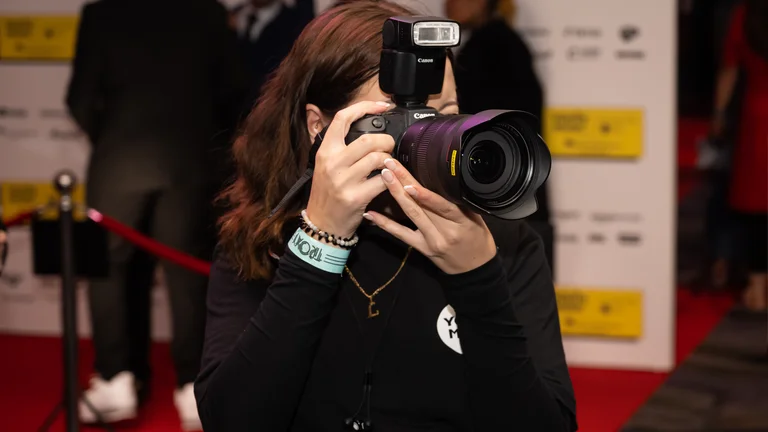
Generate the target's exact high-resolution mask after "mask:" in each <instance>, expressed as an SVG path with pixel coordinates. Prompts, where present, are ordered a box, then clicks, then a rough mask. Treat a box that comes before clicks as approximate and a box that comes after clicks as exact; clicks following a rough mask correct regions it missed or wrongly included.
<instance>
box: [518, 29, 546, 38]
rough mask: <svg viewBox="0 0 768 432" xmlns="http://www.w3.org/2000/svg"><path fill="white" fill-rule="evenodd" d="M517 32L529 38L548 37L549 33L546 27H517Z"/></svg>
mask: <svg viewBox="0 0 768 432" xmlns="http://www.w3.org/2000/svg"><path fill="white" fill-rule="evenodd" d="M517 31H518V33H520V34H521V35H523V36H525V37H529V38H544V37H548V36H549V35H550V31H549V29H548V28H546V27H518V28H517Z"/></svg>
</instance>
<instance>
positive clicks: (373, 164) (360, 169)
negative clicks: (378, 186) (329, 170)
mask: <svg viewBox="0 0 768 432" xmlns="http://www.w3.org/2000/svg"><path fill="white" fill-rule="evenodd" d="M391 157H392V155H391V154H389V153H382V152H373V153H368V154H367V155H365V156H364V157H363V158H362V159H360V160H359V161H357V162H355V163H354V164H353V165H352V166H351V167H349V168H348V169H347V170H346V172H345V175H347V176H348V178H349V180H357V181H359V180H361V179H365V178H367V177H368V176H369V175H371V172H373V171H376V170H380V169H383V168H384V161H385V160H387V159H389V158H391Z"/></svg>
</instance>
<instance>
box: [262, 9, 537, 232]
mask: <svg viewBox="0 0 768 432" xmlns="http://www.w3.org/2000/svg"><path fill="white" fill-rule="evenodd" d="M460 31H461V29H460V27H459V24H458V23H457V22H455V21H451V20H446V19H444V18H438V17H425V16H421V17H420V16H416V17H391V18H389V19H388V20H387V21H386V22H385V23H384V27H383V29H382V39H383V44H382V45H383V46H382V51H381V63H380V69H379V86H380V87H381V90H382V91H383V92H384V93H386V94H390V95H392V99H393V101H394V102H395V108H393V109H391V110H389V111H387V112H385V113H383V114H378V115H367V116H365V117H363V118H361V119H360V120H358V121H356V122H354V123H353V124H352V125H351V126H350V130H349V133H348V134H347V136H346V138H345V141H346V143H347V144H350V143H351V142H352V141H354V140H356V139H357V138H359V137H360V136H362V135H364V134H370V133H378V134H387V135H390V136H392V138H394V140H395V149H394V151H393V153H392V156H393V157H394V158H396V159H397V160H398V161H400V163H402V164H403V166H405V167H406V168H407V169H408V171H409V172H410V173H411V174H412V175H413V176H414V178H416V180H417V181H418V182H419V183H421V185H422V186H424V187H425V188H427V189H429V190H431V191H433V192H435V193H438V194H440V195H441V196H443V197H444V198H446V199H448V200H449V201H451V202H453V203H455V204H457V205H463V206H469V207H470V208H471V209H473V210H474V211H475V212H477V213H486V214H489V215H493V216H496V217H499V218H501V219H522V218H524V217H527V216H530V215H531V214H533V213H534V212H535V211H536V209H537V208H538V205H537V203H536V197H535V194H536V190H537V189H538V188H539V187H541V186H542V185H543V184H544V182H545V181H546V180H547V177H549V172H550V169H551V166H552V157H551V155H550V153H549V149H548V148H547V145H546V144H545V143H544V140H542V138H541V137H540V136H539V135H538V133H537V132H536V129H535V122H536V121H537V119H536V118H535V117H534V116H533V115H532V114H529V113H526V112H523V111H509V110H487V111H483V112H480V113H478V114H475V115H441V114H440V113H439V112H438V111H437V110H435V109H433V108H430V107H428V106H427V104H426V103H427V100H428V99H429V96H430V95H433V94H439V93H441V92H442V90H443V78H444V76H445V62H446V59H447V50H448V49H449V48H451V47H455V46H457V45H458V44H459V40H460ZM327 129H328V128H327V127H326V128H325V129H323V130H322V131H321V132H320V133H318V135H317V137H316V138H315V141H314V143H313V144H312V147H311V149H310V154H309V164H308V167H307V170H306V171H305V173H304V175H303V176H302V177H301V178H300V179H299V180H298V181H297V182H296V183H295V184H294V185H293V187H292V188H291V189H290V190H289V191H288V193H287V194H286V195H285V196H284V197H283V199H282V200H281V201H280V203H278V205H277V206H276V207H275V208H273V209H272V211H271V212H270V217H272V216H273V215H274V214H276V213H277V212H278V211H279V210H280V209H281V208H283V207H284V206H285V205H286V203H287V202H289V201H290V200H291V199H293V197H294V196H295V195H296V194H297V193H299V192H300V191H301V190H302V189H303V188H304V186H305V185H306V184H307V182H308V181H309V180H310V179H311V178H312V174H313V172H314V163H315V156H316V155H317V150H318V148H319V147H320V144H321V143H322V140H323V138H324V137H325V133H326V131H327ZM375 174H376V173H372V175H375Z"/></svg>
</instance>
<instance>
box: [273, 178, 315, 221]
mask: <svg viewBox="0 0 768 432" xmlns="http://www.w3.org/2000/svg"><path fill="white" fill-rule="evenodd" d="M314 173H315V169H314V168H307V170H306V171H304V174H302V175H301V177H299V179H298V180H296V183H294V184H293V186H291V188H290V189H289V190H288V192H287V193H286V194H285V196H284V197H283V199H281V200H280V202H279V203H277V205H276V206H275V208H273V209H272V211H271V212H269V216H267V219H269V218H271V217H272V216H274V215H275V213H277V212H278V211H280V209H281V208H283V207H285V206H286V205H288V203H289V202H290V201H291V200H292V199H293V198H294V197H295V196H296V195H297V194H298V193H299V192H301V190H302V189H304V186H306V185H307V182H308V181H310V180H311V179H312V175H313V174H314Z"/></svg>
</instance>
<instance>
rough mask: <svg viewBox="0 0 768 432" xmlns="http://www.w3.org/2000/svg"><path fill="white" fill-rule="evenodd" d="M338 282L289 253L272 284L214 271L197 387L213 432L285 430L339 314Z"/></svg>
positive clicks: (222, 268) (217, 266)
mask: <svg viewBox="0 0 768 432" xmlns="http://www.w3.org/2000/svg"><path fill="white" fill-rule="evenodd" d="M338 285H339V276H338V275H334V274H331V273H327V272H324V271H322V270H319V269H316V268H314V267H312V266H310V265H308V264H305V263H304V262H303V261H302V260H300V259H299V258H297V257H296V256H295V255H293V254H292V253H291V252H290V251H287V252H286V254H285V255H284V256H283V257H282V258H281V259H280V264H279V266H278V269H277V272H276V275H275V278H274V280H273V281H272V283H271V284H268V283H267V282H265V281H257V282H251V283H246V282H243V281H241V280H240V279H239V278H238V277H237V275H236V273H235V272H234V271H232V270H231V269H229V268H228V267H227V265H226V264H225V263H224V262H222V261H219V260H217V261H216V262H215V263H214V265H213V266H212V268H211V275H210V282H209V292H208V322H207V328H206V335H205V347H204V349H203V365H202V371H201V373H200V375H199V377H198V379H197V381H196V383H195V395H196V397H197V403H198V411H199V413H200V419H201V421H202V423H203V426H204V428H205V430H206V432H216V431H227V432H237V431H286V430H288V429H289V427H290V424H291V422H292V420H293V417H294V413H295V410H296V408H297V407H298V404H299V401H300V398H301V394H302V391H303V388H304V384H305V381H306V379H307V376H308V375H309V371H310V368H311V365H312V361H313V359H314V356H315V351H316V348H317V346H318V343H319V341H320V338H321V336H322V334H323V332H324V330H325V327H326V324H327V321H328V317H329V315H330V313H331V311H332V309H333V307H334V304H335V297H336V292H337V289H338Z"/></svg>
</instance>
